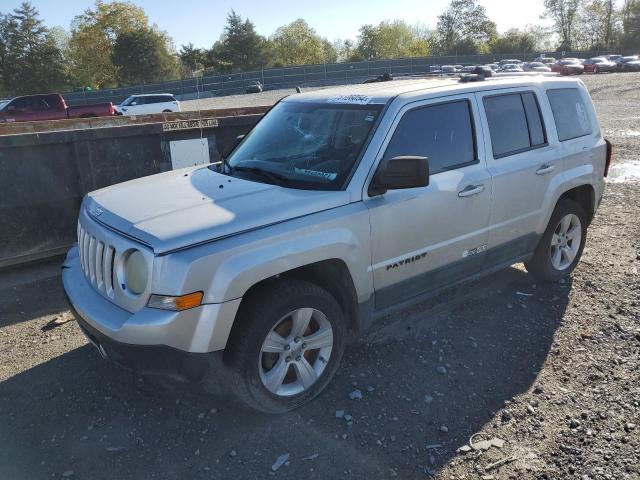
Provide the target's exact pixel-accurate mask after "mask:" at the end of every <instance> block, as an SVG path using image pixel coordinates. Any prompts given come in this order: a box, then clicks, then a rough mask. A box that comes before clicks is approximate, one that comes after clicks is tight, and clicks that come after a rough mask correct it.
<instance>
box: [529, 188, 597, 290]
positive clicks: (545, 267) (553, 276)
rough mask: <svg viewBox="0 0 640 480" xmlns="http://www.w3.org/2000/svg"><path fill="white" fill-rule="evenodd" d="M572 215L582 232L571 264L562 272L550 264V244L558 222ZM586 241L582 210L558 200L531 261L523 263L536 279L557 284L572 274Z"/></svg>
mask: <svg viewBox="0 0 640 480" xmlns="http://www.w3.org/2000/svg"><path fill="white" fill-rule="evenodd" d="M569 214H573V215H575V216H577V217H578V219H579V220H580V227H581V230H582V232H581V233H582V235H581V238H580V245H579V247H578V250H577V253H576V255H575V257H574V259H573V260H572V261H571V263H570V264H569V265H568V266H567V267H566V268H563V269H562V270H559V269H556V268H555V267H554V266H553V264H552V262H551V248H552V245H551V242H552V238H553V235H554V232H555V231H556V228H557V227H558V225H559V223H560V220H561V219H563V218H564V217H565V216H567V215H569ZM586 240H587V214H586V212H585V211H584V208H582V206H581V205H580V204H579V203H577V202H574V201H573V200H568V199H564V198H563V199H560V200H559V201H558V204H557V205H556V208H555V209H554V211H553V214H552V215H551V219H550V220H549V224H548V225H547V228H546V230H545V232H544V234H543V235H542V238H541V239H540V242H539V243H538V246H537V247H536V250H535V252H534V254H533V257H532V258H531V260H529V261H527V262H525V263H524V265H525V267H526V269H527V271H528V272H529V273H530V274H531V275H533V276H534V277H535V278H536V279H538V280H542V281H546V282H557V281H558V280H560V279H562V278H564V277H566V276H567V275H569V274H571V272H573V269H574V268H576V265H577V264H578V262H579V261H580V257H581V256H582V251H583V250H584V245H585V242H586Z"/></svg>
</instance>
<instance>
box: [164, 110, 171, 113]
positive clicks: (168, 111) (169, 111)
mask: <svg viewBox="0 0 640 480" xmlns="http://www.w3.org/2000/svg"><path fill="white" fill-rule="evenodd" d="M172 112H173V110H162V113H172Z"/></svg>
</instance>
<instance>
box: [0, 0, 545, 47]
mask: <svg viewBox="0 0 640 480" xmlns="http://www.w3.org/2000/svg"><path fill="white" fill-rule="evenodd" d="M21 1H22V0H0V12H2V13H8V12H9V11H11V10H13V9H14V8H16V7H17V6H18V5H19V4H20V2H21ZM30 1H31V3H32V4H33V5H34V6H35V7H36V8H37V9H38V10H39V11H40V15H41V17H42V18H43V19H44V21H45V23H46V25H47V26H49V27H54V26H60V27H63V28H64V29H65V30H68V29H69V24H70V22H71V19H72V18H73V17H74V16H75V15H77V14H79V13H81V12H83V11H84V10H86V9H87V8H89V7H91V6H92V5H93V4H94V1H93V0H30ZM132 1H133V3H134V4H136V5H139V6H141V7H142V8H144V10H145V11H146V13H147V16H148V17H149V21H150V23H152V24H153V23H155V24H157V25H158V27H160V29H161V30H165V31H167V33H168V34H169V35H170V36H171V37H172V38H173V39H174V42H175V45H176V47H179V46H180V45H183V44H186V43H189V42H191V43H193V44H194V45H195V46H197V47H206V48H209V47H211V45H213V43H214V42H215V41H216V40H217V39H218V38H219V37H220V33H221V32H222V28H223V26H224V23H225V18H226V15H227V13H228V12H229V11H230V10H231V9H232V8H233V9H235V11H236V12H237V13H239V14H240V15H242V16H243V17H248V18H249V19H251V21H253V23H254V24H255V26H256V30H257V31H258V33H260V34H262V35H265V36H269V35H271V34H272V33H273V32H274V31H275V30H276V28H278V27H279V26H282V25H285V24H287V23H290V22H292V21H294V20H296V19H297V18H303V19H304V20H306V21H307V23H309V25H311V27H313V28H314V29H315V30H316V32H317V33H319V34H320V35H322V36H323V37H327V38H329V39H330V40H334V39H336V38H342V39H347V38H350V39H354V40H355V38H356V37H357V35H358V29H359V28H360V26H362V25H364V24H367V23H370V24H377V23H379V22H380V21H382V20H396V19H401V20H405V21H407V22H408V23H410V24H415V23H416V22H420V23H422V24H424V25H426V26H427V27H434V26H435V24H436V21H437V16H438V15H439V14H440V13H441V12H442V11H443V10H444V9H445V8H446V6H447V5H448V3H449V0H365V1H352V0H321V1H317V2H309V1H296V0H233V1H228V0H213V1H211V0H209V1H206V0H199V1H196V0H132ZM480 3H481V4H482V5H484V6H485V7H486V8H487V13H488V15H489V18H491V19H492V20H493V21H495V22H496V23H497V24H498V30H499V31H500V32H504V31H505V30H507V29H509V28H512V27H518V28H523V27H524V26H525V25H527V24H533V23H540V22H541V20H540V15H541V14H542V11H543V7H542V0H525V1H522V0H480Z"/></svg>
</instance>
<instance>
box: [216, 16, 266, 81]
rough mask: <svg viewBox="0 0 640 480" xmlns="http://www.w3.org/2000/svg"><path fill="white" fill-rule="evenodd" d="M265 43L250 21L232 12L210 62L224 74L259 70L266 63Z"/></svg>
mask: <svg viewBox="0 0 640 480" xmlns="http://www.w3.org/2000/svg"><path fill="white" fill-rule="evenodd" d="M265 43H266V40H265V39H264V37H262V36H261V35H258V33H257V32H256V30H255V26H254V25H253V23H252V22H251V21H250V20H249V19H245V20H243V19H242V17H241V16H240V15H238V14H237V13H236V12H235V11H233V10H231V12H230V13H229V15H227V23H226V25H225V27H224V32H223V33H222V35H221V37H220V40H218V41H217V42H216V43H215V44H214V46H213V48H212V50H211V51H210V53H209V60H210V63H211V64H213V66H214V67H217V69H218V70H220V71H224V72H230V71H242V70H243V71H248V70H257V69H259V68H261V67H262V66H263V65H264V64H265V63H266V44H265Z"/></svg>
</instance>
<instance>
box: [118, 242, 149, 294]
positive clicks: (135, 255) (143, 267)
mask: <svg viewBox="0 0 640 480" xmlns="http://www.w3.org/2000/svg"><path fill="white" fill-rule="evenodd" d="M148 281H149V269H148V268H147V261H146V260H145V258H144V255H142V253H140V251H139V250H134V251H133V252H131V253H130V254H129V255H128V256H127V260H126V261H125V264H124V282H125V285H126V287H127V290H129V291H130V292H131V293H135V294H136V295H139V294H141V293H142V292H144V291H145V289H146V288H147V282H148Z"/></svg>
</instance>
